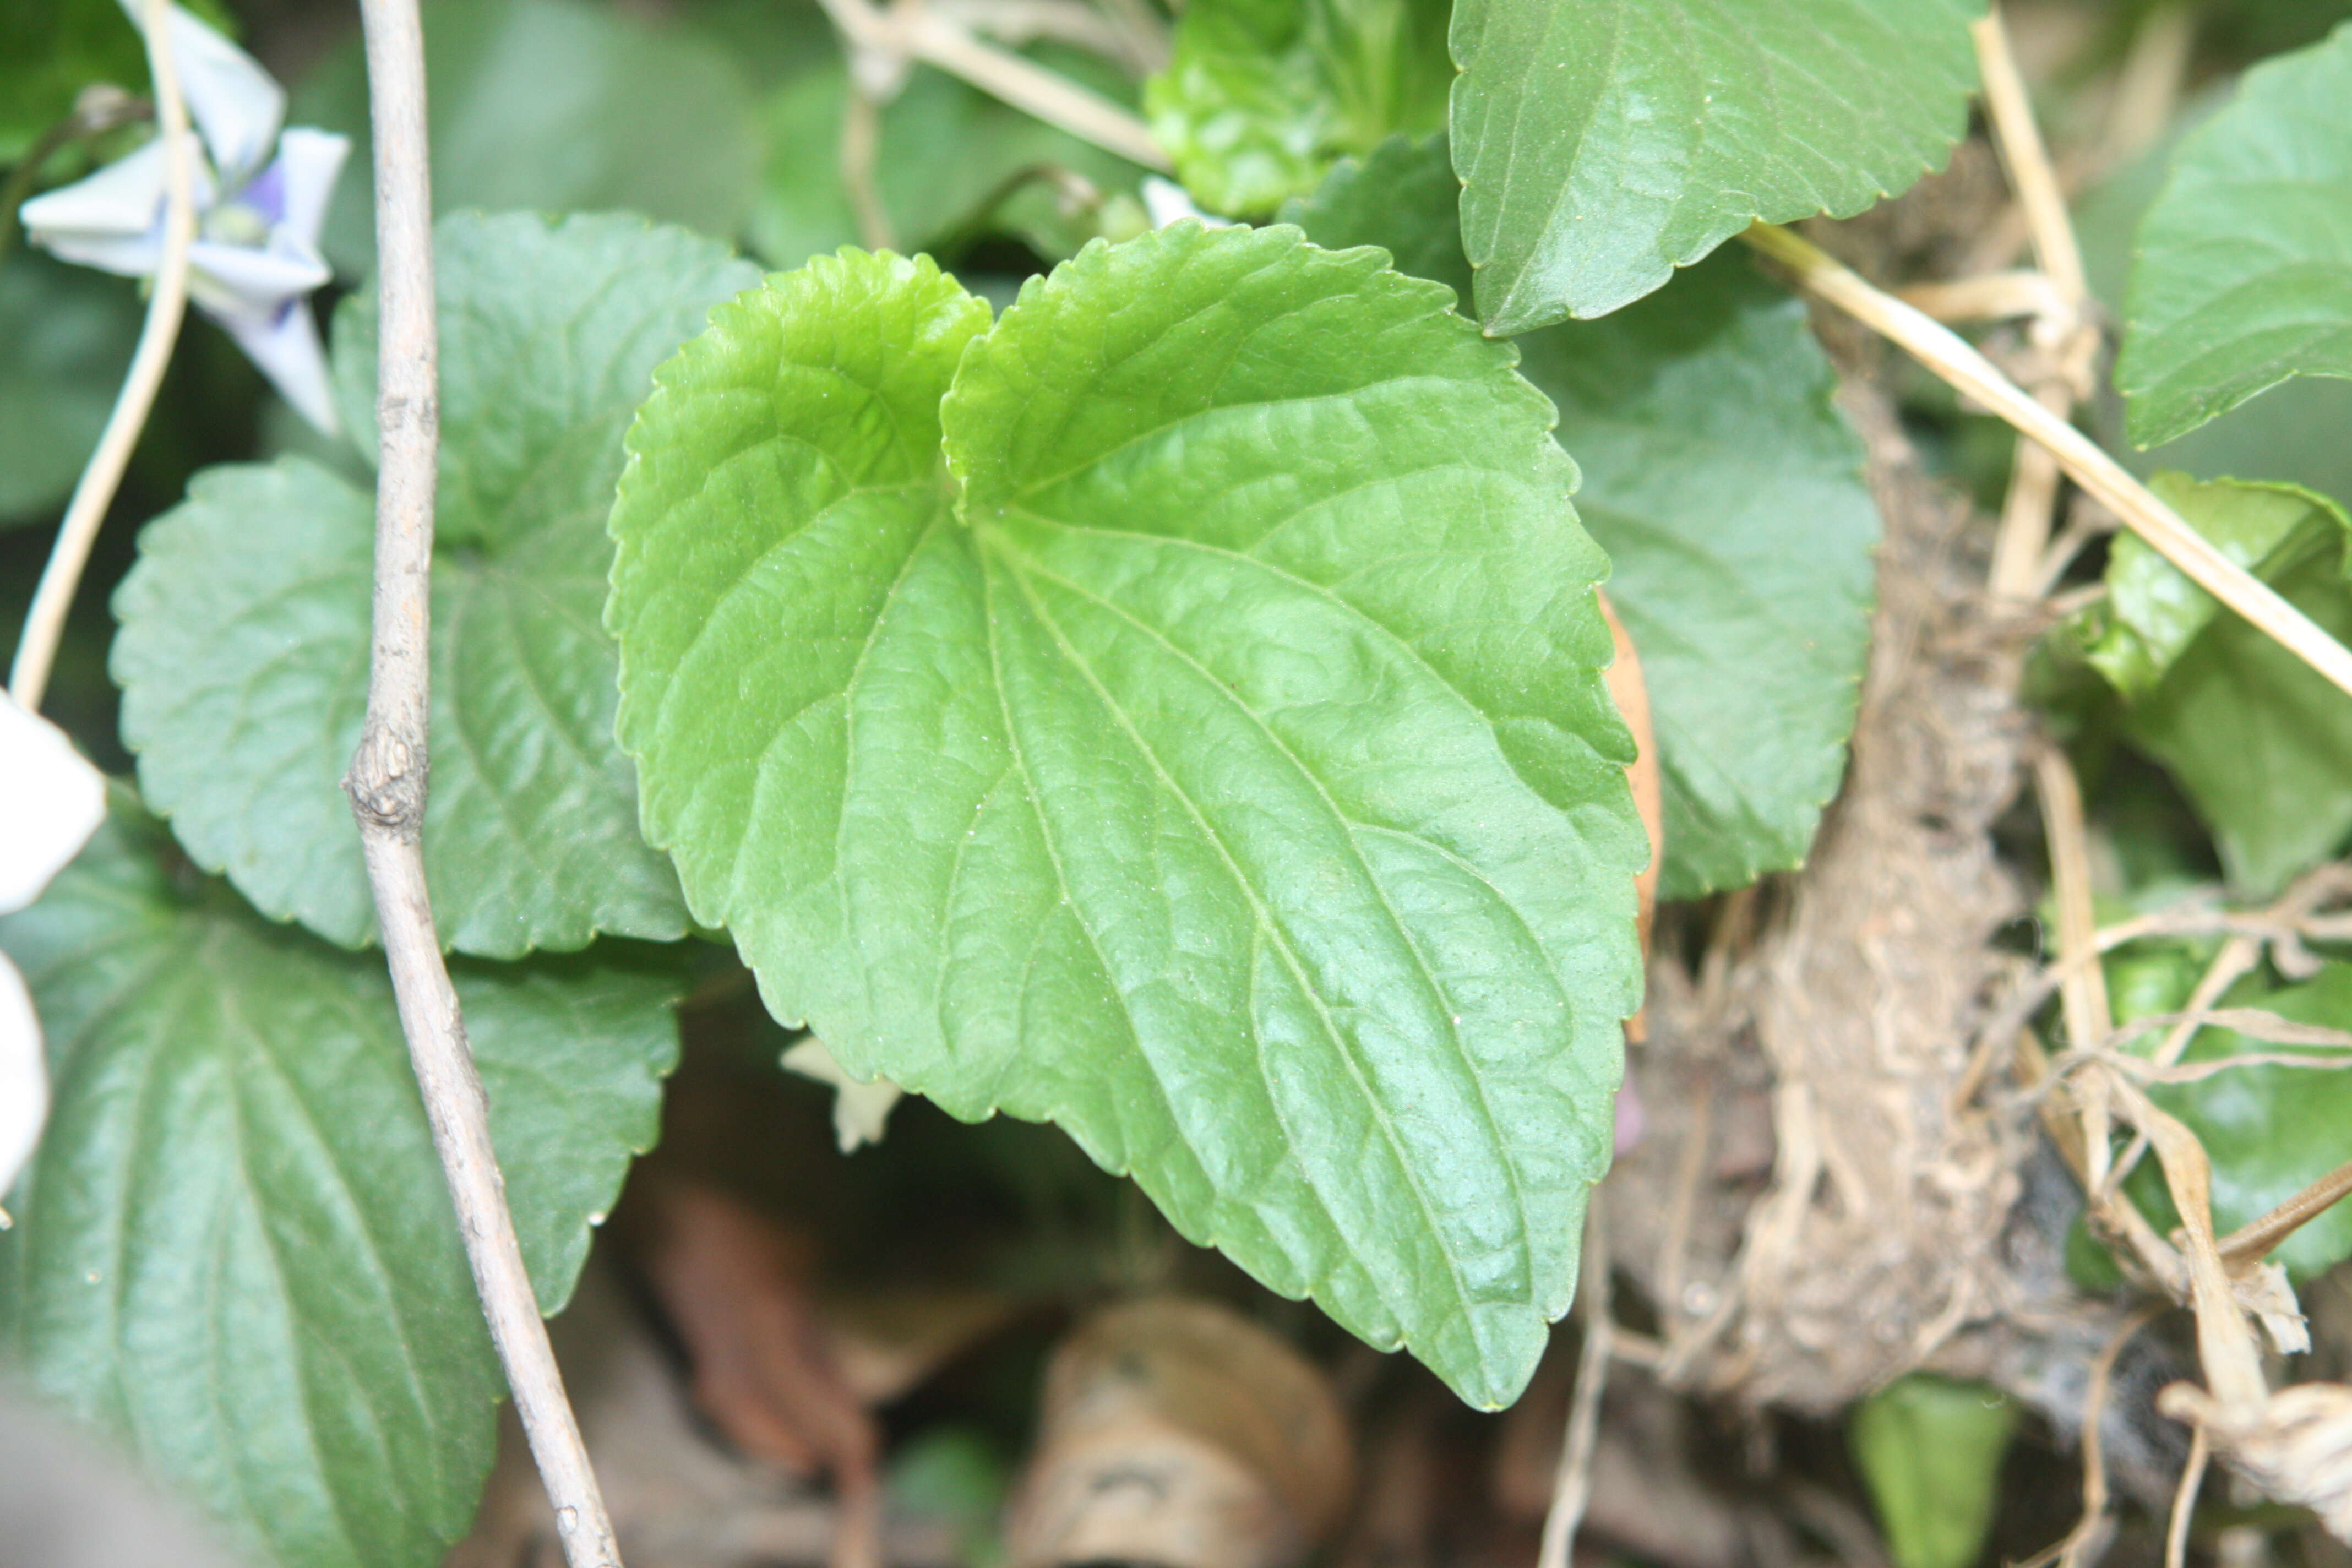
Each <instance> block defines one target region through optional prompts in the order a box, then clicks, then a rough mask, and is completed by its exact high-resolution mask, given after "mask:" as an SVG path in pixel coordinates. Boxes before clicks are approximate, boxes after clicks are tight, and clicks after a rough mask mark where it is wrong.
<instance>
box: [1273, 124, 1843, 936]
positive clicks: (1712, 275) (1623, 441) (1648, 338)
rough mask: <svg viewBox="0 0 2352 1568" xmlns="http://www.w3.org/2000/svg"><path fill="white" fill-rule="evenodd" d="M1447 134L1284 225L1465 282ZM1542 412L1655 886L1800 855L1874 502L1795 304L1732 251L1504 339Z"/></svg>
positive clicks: (1350, 182)
mask: <svg viewBox="0 0 2352 1568" xmlns="http://www.w3.org/2000/svg"><path fill="white" fill-rule="evenodd" d="M1286 216H1289V217H1291V218H1292V219H1293V220H1294V221H1297V222H1299V223H1301V224H1303V225H1304V226H1305V227H1306V229H1307V235H1308V237H1310V238H1312V239H1314V240H1315V241H1317V243H1318V244H1322V245H1327V246H1340V245H1360V244H1377V245H1382V246H1386V247H1389V248H1390V249H1391V250H1392V251H1394V252H1395V253H1396V254H1397V255H1398V256H1400V257H1401V258H1410V263H1411V264H1410V265H1406V266H1405V267H1404V269H1405V270H1409V271H1410V270H1417V269H1419V268H1423V267H1425V268H1429V269H1430V270H1429V273H1428V275H1429V276H1431V277H1434V278H1436V279H1439V280H1440V281H1444V282H1448V283H1452V284H1454V286H1456V287H1460V286H1461V285H1462V283H1463V282H1464V280H1465V274H1466V271H1467V267H1466V264H1465V262H1464V261H1463V259H1462V251H1461V245H1460V243H1459V239H1458V237H1457V236H1458V228H1457V226H1456V220H1455V216H1454V180H1453V175H1452V173H1451V171H1450V170H1449V169H1448V168H1447V167H1446V163H1445V151H1444V142H1443V141H1442V140H1433V141H1431V142H1425V143H1423V145H1421V146H1420V147H1418V148H1411V147H1407V146H1405V145H1404V144H1403V143H1402V142H1391V144H1389V145H1388V146H1385V147H1383V148H1381V150H1380V151H1379V152H1378V153H1374V154H1373V155H1372V156H1371V157H1370V158H1369V159H1367V160H1365V162H1364V163H1363V165H1362V167H1361V168H1360V169H1359V168H1357V167H1356V166H1354V165H1352V164H1346V163H1343V164H1341V165H1340V167H1339V169H1337V170H1335V171H1333V173H1332V174H1331V177H1330V178H1329V179H1328V180H1327V181H1325V182H1324V185H1323V188H1322V189H1321V190H1319V191H1318V192H1317V193H1316V195H1315V197H1314V199H1313V200H1312V201H1311V202H1306V203H1293V204H1292V205H1290V206H1289V207H1288V208H1287V209H1286ZM1519 348H1520V350H1521V353H1522V354H1523V355H1524V360H1523V363H1521V365H1520V371H1521V374H1525V375H1526V376H1527V378H1528V380H1530V381H1532V382H1534V383H1535V384H1536V385H1538V386H1539V387H1541V388H1542V389H1543V390H1544V391H1545V392H1546V393H1548V394H1549V395H1550V396H1551V398H1552V400H1553V402H1554V403H1556V404H1557V405H1559V419H1560V423H1559V432H1558V434H1559V440H1560V442H1561V444H1562V445H1564V446H1566V447H1568V449H1569V450H1570V451H1571V452H1574V453H1575V454H1576V457H1577V460H1578V463H1579V465H1580V467H1581V468H1582V469H1583V474H1584V482H1583V486H1582V488H1581V489H1580V490H1579V491H1578V492H1577V500H1578V505H1579V510H1580V512H1581V513H1582V515H1583V517H1584V521H1585V526H1586V527H1587V528H1588V529H1590V530H1591V533H1592V536H1593V537H1594V538H1595V539H1597V540H1599V541H1600V542H1601V544H1602V546H1603V547H1605V548H1606V549H1607V550H1608V551H1609V552H1610V556H1611V558H1612V563H1613V566H1614V570H1613V571H1612V574H1611V577H1610V583H1609V595H1610V598H1611V600H1612V602H1613V603H1614V604H1615V605H1617V609H1618V613H1619V614H1620V615H1621V616H1622V617H1623V619H1624V622H1625V626H1626V628H1627V630H1628V631H1629V632H1630V633H1631V634H1632V636H1633V643H1634V647H1636V648H1637V649H1638V650H1639V651H1640V653H1641V655H1642V668H1643V675H1644V677H1645V679H1646V681H1647V684H1648V686H1649V690H1650V700H1651V708H1652V717H1653V720H1654V723H1655V726H1656V731H1657V744H1658V756H1659V763H1660V768H1661V772H1662V773H1663V777H1664V788H1665V807H1666V814H1665V844H1666V851H1665V866H1664V873H1663V876H1662V879H1661V882H1660V889H1659V890H1660V892H1661V893H1662V895H1663V896H1664V897H1666V898H1669V899H1685V898H1696V897H1697V896H1699V895H1701V894H1703V893H1706V892H1710V891H1714V890H1717V889H1724V888H1736V887H1741V886H1744V885H1746V884H1747V883H1748V882H1751V881H1753V880H1755V879H1756V877H1757V876H1758V874H1759V872H1763V871H1775V870H1785V869H1788V868H1792V867H1795V866H1798V865H1801V864H1802V863H1803V861H1804V858H1805V854H1806V851H1807V849H1808V848H1809V847H1811V844H1812V838H1813V830H1814V828H1815V826H1817V825H1818V824H1819V822H1820V820H1821V812H1822V804H1823V803H1824V802H1826V801H1827V800H1828V799H1829V798H1830V797H1831V796H1832V795H1835V794H1836V793H1837V788H1838V783H1839V780H1840V778H1841V777H1842V776H1843V772H1844V768H1845V742H1846V737H1847V735H1848V734H1849V733H1851V732H1852V731H1853V713H1854V702H1855V698H1856V695H1857V693H1858V691H1859V689H1860V684H1861V679H1862V668H1863V660H1864V655H1865V653H1866V651H1867V647H1868V644H1869V633H1870V606H1871V600H1872V592H1873V574H1872V566H1871V552H1872V550H1873V548H1874V546H1875V544H1876V542H1877V539H1878V513H1877V510H1876V508H1875V506H1874V504H1873V502H1872V500H1871V498H1870V492H1869V491H1868V490H1867V489H1865V488H1864V485H1863V483H1862V478H1861V468H1862V446H1861V443H1860V442H1859V441H1858V440H1857V439H1856V438H1855V437H1854V435H1853V432H1852V431H1851V430H1850V429H1848V428H1847V426H1846V424H1845V422H1844V420H1843V418H1842V417H1841V416H1839V414H1838V413H1837V411H1836V410H1835V409H1834V408H1833V407H1832V405H1831V402H1830V395H1831V392H1832V384H1833V377H1832V374H1831V370H1830V366H1829V363H1828V361H1827V360H1826V359H1825V358H1824V357H1823V355H1822V352H1821V350H1820V348H1819V347H1818V346H1817V345H1816V344H1815V343H1814V342H1813V340H1812V337H1811V333H1810V332H1808V331H1806V328H1805V318H1804V310H1803V308H1802V307H1801V306H1800V305H1799V304H1797V303H1796V302H1795V301H1794V300H1790V299H1789V298H1788V296H1786V295H1785V294H1782V293H1781V292H1780V290H1778V289H1774V288H1772V287H1771V286H1769V284H1767V283H1765V282H1764V281H1763V280H1762V279H1759V277H1757V276H1756V274H1755V272H1754V271H1753V270H1752V269H1751V268H1748V266H1747V265H1746V264H1745V262H1744V261H1742V260H1740V259H1739V258H1731V257H1726V258H1721V259H1720V260H1717V261H1715V262H1711V263H1709V264H1707V265H1706V266H1704V267H1701V268H1697V269H1696V270H1695V271H1694V272H1692V273H1691V275H1690V276H1688V277H1687V278H1685V279H1680V280H1678V281H1677V282H1676V283H1675V285H1674V286H1673V287H1672V288H1671V289H1668V290H1667V291H1666V292H1665V293H1664V294H1662V295H1660V296H1658V297H1657V298H1656V299H1655V300H1648V301H1644V302H1643V303H1642V304H1640V305H1637V306H1634V307H1633V308H1631V309H1629V310H1625V311H1623V312H1621V313H1620V314H1618V315H1616V316H1612V317H1611V318H1610V319H1608V320H1606V321H1594V322H1571V323H1567V324H1563V325H1561V326H1558V327H1552V328H1547V329H1543V330H1541V331H1535V332H1530V333H1528V335H1526V336H1525V337H1523V338H1521V339H1520V340H1519Z"/></svg>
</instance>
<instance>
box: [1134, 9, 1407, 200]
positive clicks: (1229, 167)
mask: <svg viewBox="0 0 2352 1568" xmlns="http://www.w3.org/2000/svg"><path fill="white" fill-rule="evenodd" d="M1447 11H1448V7H1447V5H1446V4H1445V0H1193V3H1192V4H1191V5H1186V6H1185V7H1184V10H1183V14H1182V16H1181V17H1180V18H1179V20H1178V22H1177V24H1176V50H1175V54H1174V57H1173V58H1171V59H1170V61H1169V62H1168V68H1167V69H1166V70H1164V71H1162V72H1160V74H1159V75H1158V76H1156V77H1154V78H1152V79H1151V80H1150V83H1149V84H1147V86H1146V87H1145V89H1144V103H1145V106H1146V107H1147V108H1148V109H1149V110H1150V116H1151V132H1152V134H1153V135H1154V136H1155V137H1156V138H1158V140H1159V142H1160V145H1161V146H1162V147H1165V148H1166V149H1167V150H1168V154H1169V156H1170V157H1171V158H1172V159H1174V160H1175V163H1176V172H1177V174H1180V175H1181V177H1182V179H1183V181H1184V184H1185V185H1186V186H1187V187H1189V188H1190V189H1191V191H1192V195H1194V196H1195V197H1196V198H1198V199H1199V200H1200V202H1201V203H1202V205H1204V206H1207V207H1208V208H1210V209H1211V210H1212V211H1215V212H1221V213H1232V214H1234V215H1235V216H1260V215H1263V214H1265V213H1270V212H1272V211H1273V210H1274V209H1275V208H1276V206H1277V205H1280V204H1281V202H1282V200H1283V198H1284V197H1286V196H1295V195H1305V194H1307V192H1309V191H1311V190H1313V189H1314V188H1315V184H1316V182H1317V181H1318V180H1320V179H1321V178H1322V177H1323V174H1324V172H1325V171H1326V170H1328V168H1330V166H1331V164H1332V163H1333V162H1334V161H1335V160H1337V159H1339V157H1341V156H1343V155H1345V154H1347V153H1369V152H1370V151H1371V150H1372V149H1373V148H1374V147H1376V146H1378V145H1379V144H1380V142H1381V141H1382V140H1383V139H1384V138H1386V137H1388V136H1390V135H1391V134H1392V133H1395V132H1405V133H1408V134H1413V135H1418V134H1421V133H1423V132H1430V131H1437V130H1441V129H1443V128H1444V124H1445V98H1446V93H1447V91H1448V90H1449V89H1451V88H1452V86H1453V84H1454V62H1453V61H1452V60H1451V59H1449V58H1447V57H1446V53H1445V26H1446V16H1447Z"/></svg>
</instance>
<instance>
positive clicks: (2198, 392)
mask: <svg viewBox="0 0 2352 1568" xmlns="http://www.w3.org/2000/svg"><path fill="white" fill-rule="evenodd" d="M2347 94H2352V25H2347V26H2342V27H2339V28H2337V29H2336V33H2335V35H2334V37H2330V38H2329V39H2328V40H2327V41H2326V42H2325V43H2322V44H2315V45H2314V46H2312V47H2310V48H2307V49H2304V50H2302V51H2300V52H2298V53H2296V54H2293V55H2289V56H2286V57H2284V58H2279V59H2275V60H2270V61H2266V62H2264V63H2263V64H2262V65H2260V66H2257V67H2256V68H2254V69H2252V70H2251V71H2249V72H2247V73H2246V77H2245V80H2244V82H2243V83H2242V86H2241V87H2240V89H2239V91H2238V97H2237V99H2236V100H2235V101H2234V102H2232V103H2231V105H2230V106H2229V107H2228V108H2226V109H2224V110H2221V112H2220V113H2219V114H2216V115H2215V116H2213V118H2212V119H2211V120H2210V121H2207V122H2206V123H2205V124H2204V125H2202V126H2200V127H2199V128H2198V130H2197V131H2196V132H2193V133H2191V134H2190V135H2189V137H2188V139H2187V140H2186V141H2185V142H2183V143H2182V146H2181V150H2180V158H2179V163H2178V165H2177V166H2176V167H2175V169H2174V171H2173V174H2172V179H2171V181H2170V183H2169V184H2167V185H2166V187H2165V189H2164V194H2163V195H2160V196H2158V198H2157V200H2156V205H2154V206H2153V207H2151V208H2150V209H2149V210H2148V214H2147V218H2146V219H2145V220H2144V221H2143V222H2142V224H2141V225H2140V230H2139V245H2138V259H2137V263H2136V264H2135V265H2134V267H2133V268H2132V277H2131V295H2130V307H2129V311H2128V323H2129V324H2128V326H2127V328H2126V331H2125V335H2124V348H2123V354H2122V356H2121V358H2120V359H2118V360H2117V362H2116V385H2117V386H2118V387H2119V388H2120V389H2121V390H2122V392H2123V394H2124V395H2125V397H2126V399H2127V400H2128V402H2129V405H2130V415H2129V428H2130V432H2131V438H2132V440H2133V441H2134V442H2136V443H2137V444H2138V445H2139V446H2142V447H2152V446H2155V445H2156V444H2158V442H2162V441H2169V440H2171V439H2173V438H2174V437H2178V436H2181V435H2184V434H2186V433H2187V432H2189V431H2190V430H2193V429H2195V428H2196V427H2197V426H2200V425H2202V424H2204V423H2205V422H2206V421H2207V420H2209V419H2210V418H2212V417H2213V416H2215V415H2217V414H2222V413H2226V412H2227V411H2229V410H2230V409H2231V408H2234V407H2236V406H2237V405H2239V404H2241V403H2243V402H2244V401H2245V400H2246V399H2248V398H2250V397H2252V396H2253V395H2255V394H2256V393H2258V392H2261V391H2262V390H2263V388H2265V387H2269V386H2274V385H2276V384H2278V383H2280V382H2282V381H2284V380H2285V379H2286V378H2287V377H2289V376H2293V375H2327V376H2336V377H2352V225H2347V223H2346V222H2345V221H2344V214H2345V212H2346V211H2347V209H2352V137H2347V136H2346V135H2345V134H2344V131H2343V114H2342V110H2343V104H2344V101H2345V98H2346V96H2347Z"/></svg>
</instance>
